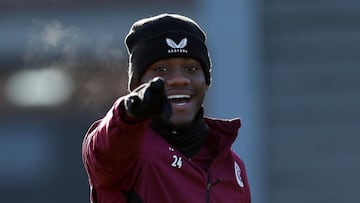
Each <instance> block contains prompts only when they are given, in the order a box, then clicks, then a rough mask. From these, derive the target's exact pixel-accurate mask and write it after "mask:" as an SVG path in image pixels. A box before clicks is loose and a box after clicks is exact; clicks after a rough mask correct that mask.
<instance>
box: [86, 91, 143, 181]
mask: <svg viewBox="0 0 360 203" xmlns="http://www.w3.org/2000/svg"><path fill="white" fill-rule="evenodd" d="M149 122H150V121H149V120H136V119H130V118H129V117H126V115H125V109H124V98H123V97H120V98H119V99H118V100H117V101H116V102H115V103H114V105H113V106H112V108H111V109H110V110H109V111H108V113H107V114H106V115H105V117H104V118H102V119H101V120H99V121H97V122H95V123H94V124H93V125H92V126H91V127H90V128H89V130H88V132H87V133H86V135H85V137H84V140H83V145H82V158H83V162H84V166H85V169H86V171H87V173H88V175H89V178H90V182H91V184H92V185H93V186H95V187H106V186H109V185H113V184H115V183H117V184H118V183H121V182H123V181H124V178H126V177H127V175H128V173H129V172H130V171H131V169H132V167H133V166H134V164H135V163H136V161H137V157H138V155H139V151H140V146H141V143H142V138H143V136H144V135H145V133H146V130H147V126H148V125H149Z"/></svg>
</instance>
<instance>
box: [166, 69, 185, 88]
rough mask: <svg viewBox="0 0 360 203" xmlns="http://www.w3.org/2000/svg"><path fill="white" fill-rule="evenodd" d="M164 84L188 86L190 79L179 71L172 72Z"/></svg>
mask: <svg viewBox="0 0 360 203" xmlns="http://www.w3.org/2000/svg"><path fill="white" fill-rule="evenodd" d="M166 83H167V85H169V86H175V85H188V84H190V79H189V78H188V77H187V76H186V74H184V73H182V72H181V71H174V72H172V73H171V74H170V75H169V77H168V78H167V79H166Z"/></svg>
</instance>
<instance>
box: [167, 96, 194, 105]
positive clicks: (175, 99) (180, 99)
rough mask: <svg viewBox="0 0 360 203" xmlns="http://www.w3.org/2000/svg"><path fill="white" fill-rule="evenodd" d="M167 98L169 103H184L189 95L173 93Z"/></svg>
mask: <svg viewBox="0 0 360 203" xmlns="http://www.w3.org/2000/svg"><path fill="white" fill-rule="evenodd" d="M167 98H168V100H169V102H170V103H175V104H184V103H188V102H189V101H190V99H191V96H190V95H187V94H174V95H169V96H168V97H167Z"/></svg>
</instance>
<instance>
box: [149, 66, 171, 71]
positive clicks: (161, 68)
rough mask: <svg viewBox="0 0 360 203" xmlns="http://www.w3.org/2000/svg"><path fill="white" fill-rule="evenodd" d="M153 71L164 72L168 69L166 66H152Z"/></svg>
mask: <svg viewBox="0 0 360 203" xmlns="http://www.w3.org/2000/svg"><path fill="white" fill-rule="evenodd" d="M153 70H154V71H155V72H165V71H168V70H169V68H168V67H166V66H156V67H154V69H153Z"/></svg>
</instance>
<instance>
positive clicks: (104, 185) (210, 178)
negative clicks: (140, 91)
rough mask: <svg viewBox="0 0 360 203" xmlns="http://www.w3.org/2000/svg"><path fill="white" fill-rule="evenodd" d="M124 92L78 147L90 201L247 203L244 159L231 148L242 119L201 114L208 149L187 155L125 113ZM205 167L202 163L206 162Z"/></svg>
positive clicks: (145, 124)
mask: <svg viewBox="0 0 360 203" xmlns="http://www.w3.org/2000/svg"><path fill="white" fill-rule="evenodd" d="M122 105H123V98H119V99H118V100H117V101H116V102H115V104H114V105H113V107H112V108H111V110H110V111H109V112H108V113H107V114H106V116H105V117H104V118H103V119H101V120H99V121H97V122H95V123H94V124H93V125H92V126H91V127H90V129H89V131H88V132H87V134H86V136H85V138H84V142H83V149H82V156H83V161H84V165H85V168H86V171H87V173H88V175H89V184H90V190H91V194H90V196H91V197H90V199H91V201H92V202H93V203H121V202H124V203H125V202H146V203H185V202H186V203H202V202H204V203H250V202H251V198H250V189H249V184H248V180H247V176H246V171H245V166H244V163H243V161H242V160H241V159H240V158H239V157H238V156H237V155H236V154H235V153H234V152H233V151H232V150H231V145H232V143H233V142H234V141H235V139H236V137H237V132H238V129H239V128H240V120H239V119H234V120H219V119H210V118H205V121H206V123H207V124H208V126H209V129H210V130H209V134H208V136H209V138H210V140H211V144H210V145H211V146H215V148H216V151H217V152H218V153H217V155H216V156H215V158H214V160H213V161H211V163H210V164H204V160H209V156H213V155H210V154H211V153H209V151H208V150H207V149H206V148H205V147H204V148H203V149H201V150H200V152H199V153H198V154H197V155H195V156H194V157H193V158H192V159H188V158H187V157H186V156H184V155H183V154H181V153H180V152H179V151H177V150H176V149H174V148H172V146H171V145H170V144H169V143H167V142H166V140H165V139H164V138H162V137H161V136H160V135H159V134H158V133H157V132H155V131H154V130H153V129H152V128H150V127H149V125H150V122H151V120H150V119H147V120H141V121H139V120H137V121H135V120H133V121H131V120H128V119H125V117H124V110H123V106H122ZM204 167H205V168H204Z"/></svg>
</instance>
